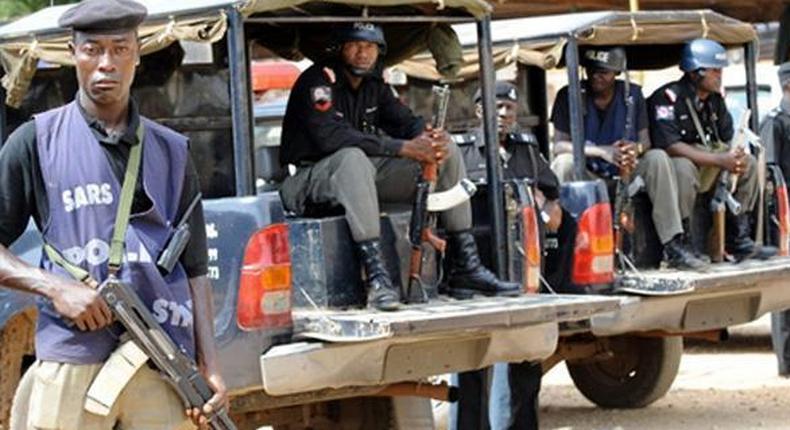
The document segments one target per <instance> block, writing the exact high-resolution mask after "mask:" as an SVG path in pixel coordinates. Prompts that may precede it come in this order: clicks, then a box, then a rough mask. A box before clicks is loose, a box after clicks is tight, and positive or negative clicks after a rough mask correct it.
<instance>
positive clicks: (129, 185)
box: [108, 119, 143, 276]
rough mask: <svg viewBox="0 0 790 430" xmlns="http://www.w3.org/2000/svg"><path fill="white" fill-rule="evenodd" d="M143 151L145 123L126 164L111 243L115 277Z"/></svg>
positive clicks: (140, 127) (141, 126)
mask: <svg viewBox="0 0 790 430" xmlns="http://www.w3.org/2000/svg"><path fill="white" fill-rule="evenodd" d="M142 149H143V122H142V119H141V120H140V125H139V126H138V127H137V144H135V145H132V148H131V151H130V153H129V161H128V162H127V163H126V174H125V175H124V178H123V187H122V188H121V200H120V202H119V203H118V212H117V213H116V215H115V228H114V229H113V233H112V241H111V242H110V261H109V263H108V269H109V274H110V275H111V276H112V275H115V274H116V273H118V270H119V269H120V268H121V263H122V262H123V248H124V241H125V239H126V228H127V227H128V226H129V214H130V213H131V210H132V200H133V199H134V187H135V185H136V184H137V177H138V175H139V174H140V159H141V158H142V157H141V153H142Z"/></svg>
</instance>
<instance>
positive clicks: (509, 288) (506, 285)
mask: <svg viewBox="0 0 790 430" xmlns="http://www.w3.org/2000/svg"><path fill="white" fill-rule="evenodd" d="M448 246H449V248H450V249H449V251H450V258H451V261H452V265H451V269H450V278H449V280H448V283H449V284H450V295H452V296H453V297H455V298H459V299H467V298H470V297H472V296H473V295H475V294H482V295H485V296H518V295H520V294H521V285H519V284H517V283H515V282H503V281H500V280H499V279H497V278H496V276H494V274H493V273H491V271H490V270H488V269H486V268H485V267H484V266H483V264H482V263H481V262H480V256H479V255H478V254H477V245H476V244H475V238H474V236H472V234H471V233H470V232H468V231H463V232H456V233H450V235H449V243H448Z"/></svg>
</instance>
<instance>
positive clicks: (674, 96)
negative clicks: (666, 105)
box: [664, 88, 678, 103]
mask: <svg viewBox="0 0 790 430" xmlns="http://www.w3.org/2000/svg"><path fill="white" fill-rule="evenodd" d="M664 95H665V96H667V99H669V101H670V103H675V102H676V101H677V100H678V95H677V94H675V91H673V90H672V88H667V89H665V90H664Z"/></svg>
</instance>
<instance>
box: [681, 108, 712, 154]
mask: <svg viewBox="0 0 790 430" xmlns="http://www.w3.org/2000/svg"><path fill="white" fill-rule="evenodd" d="M683 100H685V102H686V107H688V108H689V115H691V120H692V121H693V122H694V128H696V129H697V134H699V138H700V140H702V144H703V145H705V147H706V148H710V142H708V136H706V135H705V129H703V128H702V122H701V121H700V120H699V115H697V110H696V109H694V105H693V104H692V103H691V100H689V98H688V97H684V98H683Z"/></svg>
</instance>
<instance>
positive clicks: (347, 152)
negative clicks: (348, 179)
mask: <svg viewBox="0 0 790 430" xmlns="http://www.w3.org/2000/svg"><path fill="white" fill-rule="evenodd" d="M331 157H332V159H333V160H332V170H334V172H335V174H337V173H340V174H349V175H364V174H373V173H374V172H375V171H376V168H375V167H374V166H373V162H371V161H370V158H368V156H367V154H365V151H363V150H361V149H359V148H356V147H352V148H341V149H338V150H337V151H335V153H334V154H332V155H331Z"/></svg>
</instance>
